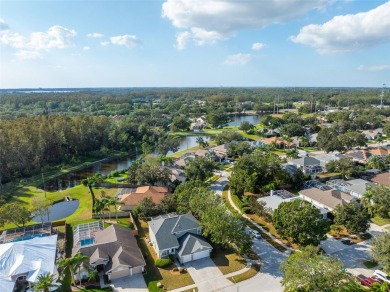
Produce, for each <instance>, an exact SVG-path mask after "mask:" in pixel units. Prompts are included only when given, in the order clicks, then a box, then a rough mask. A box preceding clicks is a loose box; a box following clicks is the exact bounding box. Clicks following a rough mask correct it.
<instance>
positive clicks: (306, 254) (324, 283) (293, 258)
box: [280, 246, 365, 292]
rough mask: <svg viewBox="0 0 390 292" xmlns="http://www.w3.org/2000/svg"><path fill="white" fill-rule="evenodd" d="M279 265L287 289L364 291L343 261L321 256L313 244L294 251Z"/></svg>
mask: <svg viewBox="0 0 390 292" xmlns="http://www.w3.org/2000/svg"><path fill="white" fill-rule="evenodd" d="M280 268H281V270H282V271H283V272H284V279H283V280H282V285H283V287H284V291H286V292H298V291H300V292H323V291H334V292H337V291H340V292H341V291H345V292H347V291H365V290H364V288H363V286H361V285H360V284H359V283H357V281H356V279H355V278H354V277H353V276H352V275H351V274H349V273H348V272H346V271H345V269H344V268H343V263H342V262H341V261H339V260H338V259H336V258H334V257H325V256H323V255H321V254H320V252H319V249H318V248H316V247H313V246H307V247H305V248H302V249H301V250H299V251H296V252H294V253H292V254H291V255H290V256H289V257H288V258H287V259H286V260H285V262H284V263H283V264H282V265H281V267H280Z"/></svg>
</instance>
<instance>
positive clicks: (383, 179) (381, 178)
mask: <svg viewBox="0 0 390 292" xmlns="http://www.w3.org/2000/svg"><path fill="white" fill-rule="evenodd" d="M371 181H373V182H375V183H378V184H382V185H386V186H390V172H384V173H380V174H377V175H376V176H374V177H372V178H371Z"/></svg>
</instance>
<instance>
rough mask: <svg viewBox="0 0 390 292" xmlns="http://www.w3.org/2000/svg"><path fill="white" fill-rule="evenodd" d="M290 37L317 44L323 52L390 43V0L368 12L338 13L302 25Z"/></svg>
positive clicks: (336, 51) (343, 50)
mask: <svg viewBox="0 0 390 292" xmlns="http://www.w3.org/2000/svg"><path fill="white" fill-rule="evenodd" d="M290 39H291V40H292V41H293V42H295V43H299V44H303V45H308V46H311V47H313V48H315V49H316V50H317V51H318V52H319V53H320V54H332V53H340V52H349V51H353V50H359V49H364V48H368V47H373V46H377V45H380V44H383V43H390V2H387V3H385V4H383V5H380V6H378V7H377V8H375V9H373V10H370V11H368V12H362V13H357V14H348V15H341V16H336V17H334V18H333V19H331V20H330V21H328V22H326V23H324V24H322V25H316V24H311V25H307V26H304V27H303V28H301V30H300V32H299V34H298V35H297V36H292V37H290Z"/></svg>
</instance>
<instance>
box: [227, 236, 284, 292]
mask: <svg viewBox="0 0 390 292" xmlns="http://www.w3.org/2000/svg"><path fill="white" fill-rule="evenodd" d="M253 250H254V251H256V253H257V254H258V255H259V256H260V257H261V270H260V273H259V274H257V275H256V276H255V277H253V278H250V279H248V280H246V281H243V282H240V283H238V284H237V285H234V286H233V287H227V288H224V289H221V290H219V291H224V292H236V291H245V292H246V291H256V292H282V291H283V288H282V284H281V283H280V281H281V280H282V278H283V273H282V271H281V270H280V269H279V267H280V264H281V263H282V262H283V261H284V259H285V258H287V257H288V252H285V253H282V252H280V251H279V250H277V249H276V248H274V247H273V246H272V245H270V244H269V243H268V242H266V241H265V240H264V239H262V238H260V239H255V240H254V241H253Z"/></svg>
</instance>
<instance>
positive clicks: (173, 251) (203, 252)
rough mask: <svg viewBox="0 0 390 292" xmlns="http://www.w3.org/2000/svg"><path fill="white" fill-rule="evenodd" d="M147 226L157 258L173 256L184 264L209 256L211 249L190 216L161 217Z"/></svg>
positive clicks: (170, 215)
mask: <svg viewBox="0 0 390 292" xmlns="http://www.w3.org/2000/svg"><path fill="white" fill-rule="evenodd" d="M148 224H149V237H150V242H151V244H152V245H153V248H154V250H155V251H156V253H157V256H158V257H159V258H163V257H167V256H169V255H174V256H176V257H177V258H178V260H179V261H180V262H181V263H186V262H190V261H194V260H198V259H202V258H205V257H209V256H210V252H211V250H212V247H211V245H210V244H209V243H208V242H207V241H206V239H205V238H204V237H203V236H202V229H201V227H200V225H199V222H198V220H196V219H195V217H194V216H192V215H191V214H184V215H176V214H167V215H162V216H158V217H155V218H153V219H152V220H151V221H149V222H148Z"/></svg>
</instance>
